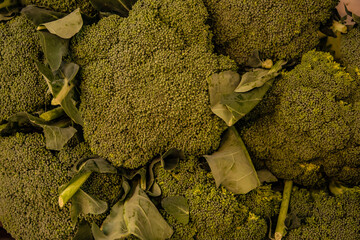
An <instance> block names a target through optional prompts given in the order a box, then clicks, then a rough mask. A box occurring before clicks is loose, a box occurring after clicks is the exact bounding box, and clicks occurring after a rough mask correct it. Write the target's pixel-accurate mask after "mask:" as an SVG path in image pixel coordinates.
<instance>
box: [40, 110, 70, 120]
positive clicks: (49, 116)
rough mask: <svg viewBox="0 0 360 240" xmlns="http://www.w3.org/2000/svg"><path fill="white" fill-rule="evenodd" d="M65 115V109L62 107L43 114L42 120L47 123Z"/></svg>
mask: <svg viewBox="0 0 360 240" xmlns="http://www.w3.org/2000/svg"><path fill="white" fill-rule="evenodd" d="M63 115H64V109H63V108H62V107H57V108H54V109H51V110H50V111H47V112H44V113H43V114H41V115H40V118H41V119H44V120H45V121H52V120H54V119H57V118H59V117H61V116H63Z"/></svg>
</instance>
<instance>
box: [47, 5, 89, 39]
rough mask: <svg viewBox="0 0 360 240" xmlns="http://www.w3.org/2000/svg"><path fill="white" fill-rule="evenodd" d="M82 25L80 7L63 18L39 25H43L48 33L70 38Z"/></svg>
mask: <svg viewBox="0 0 360 240" xmlns="http://www.w3.org/2000/svg"><path fill="white" fill-rule="evenodd" d="M82 25H83V20H82V18H81V14H80V8H78V9H76V10H74V11H73V12H72V13H70V14H69V15H66V16H65V17H63V18H60V19H58V20H55V21H51V22H47V23H43V24H41V25H40V26H44V27H45V28H46V29H47V30H48V31H49V32H50V33H52V34H55V35H57V36H58V37H61V38H64V39H70V38H72V37H73V36H74V35H75V34H76V33H78V32H79V31H80V29H81V28H82Z"/></svg>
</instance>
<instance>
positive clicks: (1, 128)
mask: <svg viewBox="0 0 360 240" xmlns="http://www.w3.org/2000/svg"><path fill="white" fill-rule="evenodd" d="M6 126H7V123H4V124H2V125H0V132H1V131H2V130H3V129H4V128H6Z"/></svg>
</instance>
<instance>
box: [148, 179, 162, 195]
mask: <svg viewBox="0 0 360 240" xmlns="http://www.w3.org/2000/svg"><path fill="white" fill-rule="evenodd" d="M146 193H147V195H149V196H150V197H159V196H160V195H161V188H160V186H159V184H157V182H153V184H152V185H151V187H150V188H149V189H148V190H147V191H146Z"/></svg>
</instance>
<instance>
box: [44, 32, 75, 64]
mask: <svg viewBox="0 0 360 240" xmlns="http://www.w3.org/2000/svg"><path fill="white" fill-rule="evenodd" d="M39 34H40V44H41V47H42V49H43V52H44V56H45V60H46V62H47V63H48V64H49V66H50V68H51V70H52V71H56V70H58V69H59V68H60V65H61V62H62V58H63V57H64V56H66V55H67V53H68V49H69V40H67V39H62V38H60V37H58V36H56V35H53V34H51V33H48V32H44V31H40V32H39Z"/></svg>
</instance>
